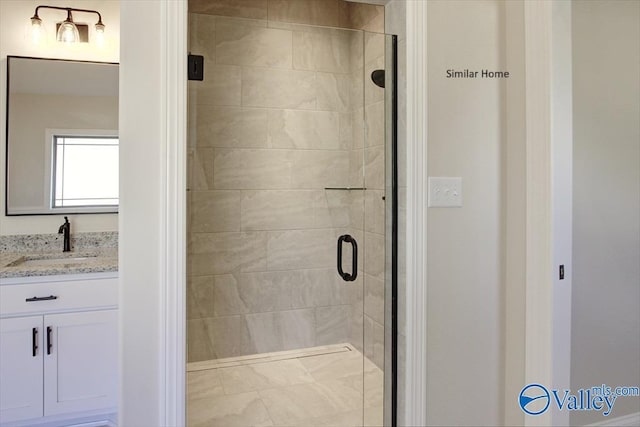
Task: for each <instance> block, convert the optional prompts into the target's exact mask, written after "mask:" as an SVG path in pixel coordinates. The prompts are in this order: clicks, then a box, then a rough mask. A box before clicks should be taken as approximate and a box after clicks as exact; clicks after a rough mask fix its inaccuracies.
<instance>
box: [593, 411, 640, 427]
mask: <svg viewBox="0 0 640 427" xmlns="http://www.w3.org/2000/svg"><path fill="white" fill-rule="evenodd" d="M589 426H610V427H638V426H640V412H635V413H633V414H629V415H625V416H623V417H616V418H608V419H606V420H604V421H600V422H599V423H595V424H589Z"/></svg>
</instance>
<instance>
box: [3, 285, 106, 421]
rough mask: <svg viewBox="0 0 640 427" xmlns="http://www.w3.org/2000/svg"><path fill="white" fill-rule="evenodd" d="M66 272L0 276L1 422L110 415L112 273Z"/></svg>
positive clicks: (91, 417) (70, 419)
mask: <svg viewBox="0 0 640 427" xmlns="http://www.w3.org/2000/svg"><path fill="white" fill-rule="evenodd" d="M69 277H70V279H69V280H63V281H56V280H49V281H44V282H40V283H29V281H27V283H12V284H5V279H3V284H2V286H0V425H1V426H3V427H4V426H14V425H15V426H21V425H52V426H53V425H73V424H74V423H75V422H73V420H76V421H77V420H79V419H82V422H87V421H90V420H96V421H100V420H105V419H107V416H108V415H109V414H113V413H115V412H116V405H117V378H118V374H117V372H118V369H117V355H118V336H117V331H118V313H117V278H115V277H106V278H105V277H93V278H86V277H84V276H80V275H79V276H69ZM74 279H75V280H74ZM65 420H68V421H69V422H66V421H65ZM25 423H26V424H25Z"/></svg>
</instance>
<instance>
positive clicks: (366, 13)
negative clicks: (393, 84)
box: [189, 0, 384, 33]
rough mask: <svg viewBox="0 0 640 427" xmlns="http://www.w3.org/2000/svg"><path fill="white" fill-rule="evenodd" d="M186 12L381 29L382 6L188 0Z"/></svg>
mask: <svg viewBox="0 0 640 427" xmlns="http://www.w3.org/2000/svg"><path fill="white" fill-rule="evenodd" d="M189 12H191V13H202V14H209V15H219V16H231V17H236V18H248V19H268V20H269V21H276V22H291V23H297V24H310V25H321V26H327V27H339V28H352V29H356V30H366V31H373V32H377V33H383V32H384V7H383V6H377V5H372V4H365V3H353V2H348V1H344V0H189Z"/></svg>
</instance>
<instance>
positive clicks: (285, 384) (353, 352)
mask: <svg viewBox="0 0 640 427" xmlns="http://www.w3.org/2000/svg"><path fill="white" fill-rule="evenodd" d="M383 378H384V375H383V372H382V370H380V368H378V367H377V366H376V365H375V364H374V363H373V362H371V361H369V360H368V359H367V358H365V357H363V355H362V353H360V351H358V350H357V349H356V348H355V347H353V346H352V345H351V344H348V343H347V344H337V345H327V346H320V347H310V348H303V349H299V350H289V351H280V352H274V353H263V354H255V355H250V356H240V357H232V358H224V359H217V360H208V361H202V362H192V363H189V364H188V365H187V420H188V422H187V425H188V426H189V427H199V426H208V427H213V426H225V427H230V426H256V425H264V426H305V427H306V426H314V425H322V426H363V425H366V426H378V425H380V426H381V425H382V423H383V409H382V407H383V395H384V379H383Z"/></svg>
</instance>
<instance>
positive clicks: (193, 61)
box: [187, 54, 204, 81]
mask: <svg viewBox="0 0 640 427" xmlns="http://www.w3.org/2000/svg"><path fill="white" fill-rule="evenodd" d="M187 76H188V78H189V80H199V81H203V80H204V56H202V55H191V54H189V56H188V57H187Z"/></svg>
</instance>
